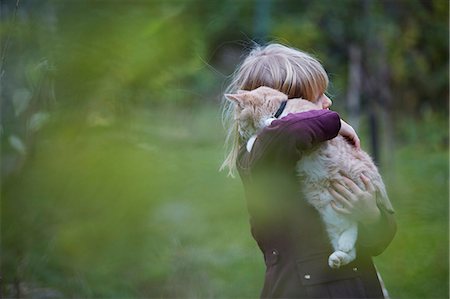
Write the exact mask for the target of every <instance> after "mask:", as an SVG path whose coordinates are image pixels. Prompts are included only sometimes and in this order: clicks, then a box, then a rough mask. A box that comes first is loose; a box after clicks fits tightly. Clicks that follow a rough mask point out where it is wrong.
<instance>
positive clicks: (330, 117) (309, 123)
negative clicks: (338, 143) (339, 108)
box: [264, 110, 341, 152]
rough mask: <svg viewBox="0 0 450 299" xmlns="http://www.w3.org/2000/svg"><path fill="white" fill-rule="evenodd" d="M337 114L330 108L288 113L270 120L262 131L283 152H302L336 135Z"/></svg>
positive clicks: (338, 121) (338, 128)
mask: <svg viewBox="0 0 450 299" xmlns="http://www.w3.org/2000/svg"><path fill="white" fill-rule="evenodd" d="M340 128H341V122H340V117H339V115H338V114H337V113H336V112H334V111H330V110H312V111H307V112H300V113H293V114H289V115H287V116H285V117H283V118H281V119H279V120H275V121H273V122H272V124H271V125H270V126H268V127H267V128H265V129H264V131H265V132H264V133H265V134H266V135H267V136H270V137H269V138H270V139H272V141H273V143H272V144H275V145H277V144H278V145H282V146H283V151H285V152H292V151H297V152H302V151H305V150H309V149H311V148H313V147H314V146H316V145H317V144H319V143H321V142H323V141H326V140H330V139H332V138H334V137H336V136H337V134H338V133H339V130H340Z"/></svg>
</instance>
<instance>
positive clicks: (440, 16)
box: [0, 0, 449, 298]
mask: <svg viewBox="0 0 450 299" xmlns="http://www.w3.org/2000/svg"><path fill="white" fill-rule="evenodd" d="M270 2H271V3H270V4H271V5H270V6H268V7H269V8H270V20H263V21H264V22H267V24H268V25H269V27H268V28H269V31H268V32H267V35H266V36H265V39H266V40H275V41H280V42H283V43H287V44H289V45H292V46H294V47H297V48H300V49H304V50H306V51H308V52H311V53H313V54H314V55H316V56H317V57H318V58H319V59H320V60H321V61H322V62H323V64H324V66H325V68H326V69H327V70H328V71H329V73H330V77H331V80H332V85H331V86H330V90H329V92H330V93H331V94H332V95H333V98H334V103H335V105H334V106H335V107H336V110H337V111H339V112H340V113H341V114H342V115H345V114H346V113H347V112H346V108H347V107H346V106H345V104H346V92H347V86H348V85H349V81H348V80H349V79H348V76H347V73H348V70H349V62H348V61H349V51H348V49H349V46H350V45H357V46H358V47H360V48H361V49H362V53H363V57H364V61H363V70H364V73H363V76H364V79H367V80H366V81H371V82H373V81H375V83H370V84H372V85H370V84H369V83H368V84H366V85H367V86H366V85H364V86H363V89H362V97H361V100H362V102H361V104H362V110H361V113H362V119H363V124H362V126H361V137H362V140H363V146H367V145H366V144H367V141H366V140H367V139H368V135H369V133H368V132H369V128H368V117H367V113H368V112H369V111H370V110H371V109H372V108H373V106H372V102H373V101H375V102H377V103H379V105H380V106H382V109H381V110H382V111H384V113H389V115H390V117H391V118H392V119H394V120H395V122H394V123H393V125H394V126H393V127H392V128H389V130H384V131H383V132H382V133H383V135H386V134H389V133H392V134H393V137H394V138H395V143H393V144H392V146H391V147H388V148H387V149H388V150H386V151H385V152H384V153H383V155H384V156H385V157H388V158H387V159H385V160H388V161H389V162H390V163H386V164H382V165H381V169H382V170H383V172H384V176H385V177H386V182H387V185H388V186H389V193H390V197H391V199H392V201H393V202H394V205H395V207H396V210H397V214H398V223H399V232H398V235H397V237H396V239H395V240H394V242H393V243H392V245H391V246H390V247H389V248H388V250H387V252H386V253H385V254H383V255H381V256H380V257H377V258H376V262H377V265H378V267H379V269H380V271H381V272H382V273H383V276H384V278H385V282H386V284H387V286H388V288H389V290H390V291H391V295H392V297H393V298H419V297H420V298H444V297H446V296H447V295H448V293H447V291H448V278H449V277H448V243H449V242H448V115H447V112H448V41H449V38H448V11H449V4H448V1H446V0H433V1H421V0H411V1H406V0H405V1H385V0H380V1H370V0H364V1H356V0H340V1H333V2H331V1H307V0H272V1H270ZM16 3H17V0H14V1H11V0H9V1H7V0H3V1H1V6H0V7H1V26H0V38H1V39H2V43H1V45H0V46H1V49H2V52H1V57H2V59H1V84H0V95H1V98H0V100H1V102H0V105H1V106H0V107H1V111H0V113H1V127H0V134H1V135H0V136H1V170H2V190H1V195H2V209H1V228H2V234H1V237H2V242H1V244H2V257H1V260H2V276H3V277H2V286H1V293H2V294H3V295H4V296H5V297H29V298H34V297H40V298H42V297H46V298H60V297H89V298H94V297H96V298H100V297H110V298H118V297H158V298H178V297H179V298H181V297H201V298H202V297H223V298H237V297H255V296H257V295H258V294H259V291H260V288H261V284H262V281H263V275H264V269H263V260H262V256H261V254H260V253H259V250H258V249H257V247H256V244H255V242H254V241H253V240H252V239H251V235H250V233H249V227H248V220H247V212H246V206H245V201H244V198H243V193H242V190H241V185H240V182H239V181H238V180H231V179H226V178H225V174H223V173H218V171H217V170H218V167H219V165H220V163H221V159H222V158H223V156H224V154H223V147H222V143H223V138H224V132H223V128H222V127H221V126H220V107H219V99H220V94H221V92H223V90H224V88H225V84H226V81H227V79H228V78H229V75H230V74H231V73H232V72H233V70H234V68H235V67H236V64H237V63H239V61H240V59H241V58H242V56H243V55H245V53H246V51H247V49H248V48H249V47H251V46H253V45H254V42H253V41H252V39H256V37H255V36H254V34H253V33H254V32H256V31H257V30H256V29H257V28H256V27H258V26H262V24H260V23H259V22H261V21H262V20H259V19H258V18H256V17H255V13H256V6H258V5H260V2H259V1H237V0H223V1H219V0H213V1H206V0H171V1H163V0H148V1H144V0H138V1H126V2H125V1H117V0H110V1H105V0H103V1H85V0H83V1H73V0H44V1H25V0H22V1H20V2H19V4H20V5H19V8H18V9H17V10H16V8H15V4H16ZM14 16H16V17H14ZM382 71H383V72H384V73H383V72H382ZM373 73H376V74H373ZM380 74H381V77H383V76H384V75H385V76H384V77H385V79H386V81H385V82H387V84H385V85H383V84H382V82H377V80H376V79H379V78H380ZM377 76H378V77H377ZM369 85H370V86H369ZM374 90H375V91H374ZM385 90H389V92H390V93H391V99H392V101H391V102H383V101H382V100H380V99H379V98H378V96H380V95H382V94H383V93H382V92H383V91H385ZM380 98H381V97H380ZM383 107H384V108H383ZM392 264H396V265H398V267H395V268H394V267H391V265H392Z"/></svg>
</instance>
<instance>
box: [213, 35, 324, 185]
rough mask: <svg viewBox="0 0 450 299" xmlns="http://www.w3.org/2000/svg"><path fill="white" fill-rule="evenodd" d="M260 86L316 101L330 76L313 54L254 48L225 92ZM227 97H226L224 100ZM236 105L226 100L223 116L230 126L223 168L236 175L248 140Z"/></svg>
mask: <svg viewBox="0 0 450 299" xmlns="http://www.w3.org/2000/svg"><path fill="white" fill-rule="evenodd" d="M260 86H268V87H271V88H273V89H277V90H279V91H281V92H283V93H285V94H286V95H288V98H289V99H291V98H303V99H306V100H309V101H315V100H316V99H317V98H318V97H319V96H320V95H321V94H322V93H323V92H324V91H325V90H326V89H327V87H328V76H327V73H326V72H325V70H324V68H323V66H322V65H321V64H320V62H319V61H318V60H317V59H315V58H314V57H312V56H311V55H310V54H308V53H305V52H302V51H300V50H298V49H295V48H290V47H287V46H284V45H281V44H269V45H267V46H264V47H260V46H258V47H256V48H254V49H253V50H252V51H251V52H250V53H249V55H248V56H247V57H246V58H245V59H244V61H243V62H242V63H241V65H240V66H239V67H238V68H237V69H236V71H235V72H234V74H233V76H232V80H231V83H230V85H229V86H228V88H227V89H226V92H225V93H236V92H237V91H238V90H253V89H256V88H258V87H260ZM224 100H225V99H224ZM235 109H236V107H235V104H234V103H232V102H230V101H227V100H225V101H224V104H223V113H222V118H223V122H224V126H225V127H227V129H228V134H227V138H226V141H225V143H226V145H227V146H228V155H227V157H226V158H225V160H224V162H223V163H222V166H221V168H220V170H223V169H225V168H228V170H229V172H228V174H229V175H230V176H234V172H235V169H236V160H237V157H238V154H239V148H240V146H241V145H242V143H243V142H244V141H245V140H243V139H244V138H243V137H242V136H240V135H239V128H238V122H237V121H236V117H235V113H236V110H235Z"/></svg>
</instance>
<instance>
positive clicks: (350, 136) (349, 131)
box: [339, 119, 361, 150]
mask: <svg viewBox="0 0 450 299" xmlns="http://www.w3.org/2000/svg"><path fill="white" fill-rule="evenodd" d="M339 135H341V136H343V137H345V138H346V139H347V140H348V141H350V143H352V144H353V145H354V146H355V147H356V148H357V149H358V150H359V149H360V148H361V142H360V140H359V137H358V135H357V134H356V132H355V130H354V129H353V128H352V127H351V126H350V125H349V124H348V123H346V122H345V121H343V120H342V119H341V129H340V130H339Z"/></svg>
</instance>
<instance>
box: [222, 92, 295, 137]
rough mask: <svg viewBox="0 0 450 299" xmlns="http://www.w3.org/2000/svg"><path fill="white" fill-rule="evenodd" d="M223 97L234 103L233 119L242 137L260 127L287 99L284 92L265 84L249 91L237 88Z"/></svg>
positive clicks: (249, 134) (252, 133)
mask: <svg viewBox="0 0 450 299" xmlns="http://www.w3.org/2000/svg"><path fill="white" fill-rule="evenodd" d="M225 97H226V98H227V99H228V100H229V101H232V102H234V103H235V121H236V122H237V123H238V128H239V134H240V135H241V137H243V138H244V139H248V138H249V137H250V136H252V135H254V134H255V133H256V132H257V131H258V130H260V129H262V128H263V127H264V126H265V121H266V120H267V119H269V118H271V117H273V115H274V114H275V113H276V111H277V110H278V108H279V107H280V105H281V103H282V102H283V101H286V100H287V99H288V97H287V95H285V94H284V93H282V92H280V91H278V90H275V89H272V88H270V87H266V86H261V87H258V88H256V89H254V90H251V91H246V90H239V91H238V92H237V93H236V94H226V95H225Z"/></svg>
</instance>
